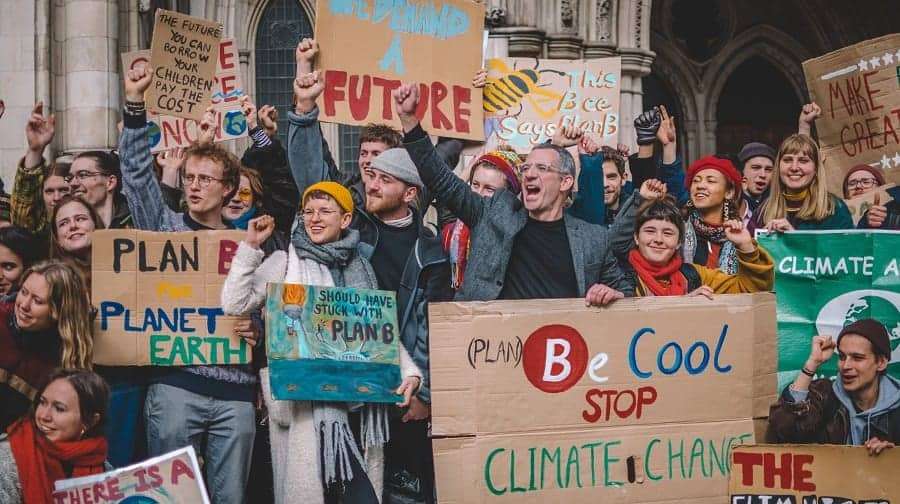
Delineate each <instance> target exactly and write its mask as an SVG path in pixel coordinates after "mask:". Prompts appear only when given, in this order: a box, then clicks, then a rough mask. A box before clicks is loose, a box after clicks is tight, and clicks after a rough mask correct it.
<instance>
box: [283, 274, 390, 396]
mask: <svg viewBox="0 0 900 504" xmlns="http://www.w3.org/2000/svg"><path fill="white" fill-rule="evenodd" d="M266 294H267V295H266V356H267V357H268V359H269V377H270V382H271V385H272V395H273V396H274V397H275V399H281V400H285V399H290V400H305V401H347V402H388V403H394V402H397V401H399V400H400V396H398V395H396V394H395V393H394V390H395V389H396V388H397V387H398V386H400V353H399V347H398V345H400V326H399V324H398V323H397V295H396V293H394V292H391V291H379V290H368V289H352V288H338V287H316V286H312V285H300V284H283V283H270V284H269V285H268V291H267V293H266Z"/></svg>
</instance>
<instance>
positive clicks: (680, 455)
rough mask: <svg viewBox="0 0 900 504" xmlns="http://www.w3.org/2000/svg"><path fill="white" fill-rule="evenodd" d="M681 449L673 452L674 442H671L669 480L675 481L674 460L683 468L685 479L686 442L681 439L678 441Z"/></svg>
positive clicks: (682, 477) (682, 476) (682, 473)
mask: <svg viewBox="0 0 900 504" xmlns="http://www.w3.org/2000/svg"><path fill="white" fill-rule="evenodd" d="M678 443H679V448H678V451H677V452H674V453H673V452H672V440H671V439H670V440H669V479H673V476H672V459H676V458H677V459H678V463H679V465H680V466H681V479H685V475H684V440H683V439H681V440H679V441H678Z"/></svg>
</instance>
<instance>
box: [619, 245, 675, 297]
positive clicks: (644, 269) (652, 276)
mask: <svg viewBox="0 0 900 504" xmlns="http://www.w3.org/2000/svg"><path fill="white" fill-rule="evenodd" d="M628 262H630V263H631V266H632V267H634V271H636V272H637V274H638V276H639V277H640V279H641V281H643V282H644V285H646V286H647V288H648V289H650V292H652V293H653V295H655V296H683V295H685V294H687V279H686V278H685V277H684V275H683V274H682V273H681V264H682V261H681V256H680V255H678V254H676V255H675V256H673V257H672V259H671V260H670V261H669V264H666V265H665V266H654V265H652V264H650V263H648V262H647V260H646V259H644V256H642V255H641V253H640V252H638V250H637V249H631V252H629V253H628ZM661 281H662V282H661ZM664 283H666V284H668V285H664Z"/></svg>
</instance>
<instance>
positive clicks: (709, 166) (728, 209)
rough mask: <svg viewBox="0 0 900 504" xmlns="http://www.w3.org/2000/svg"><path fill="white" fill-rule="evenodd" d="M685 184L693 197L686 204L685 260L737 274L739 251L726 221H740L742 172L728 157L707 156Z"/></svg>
mask: <svg viewBox="0 0 900 504" xmlns="http://www.w3.org/2000/svg"><path fill="white" fill-rule="evenodd" d="M685 185H686V186H687V188H688V190H689V191H690V199H689V200H688V202H687V205H686V206H685V221H686V223H687V224H688V225H687V226H686V227H685V230H684V234H683V238H682V239H683V242H684V245H683V251H682V256H683V258H684V260H685V261H686V262H688V263H692V264H699V265H702V266H706V267H707V268H713V269H719V270H721V271H722V272H723V273H727V274H729V275H733V274H735V273H737V269H738V254H737V251H736V250H735V247H734V244H733V243H732V242H731V241H730V240H729V239H728V235H727V233H726V230H725V227H724V224H725V222H727V221H730V220H734V219H737V220H740V215H741V212H740V205H741V203H742V201H741V174H740V173H739V172H738V171H737V168H735V167H734V164H732V163H731V161H729V160H728V159H725V158H720V157H716V156H706V157H704V158H702V159H699V160H697V161H695V162H694V163H693V164H691V166H690V167H689V168H688V171H687V176H686V178H685Z"/></svg>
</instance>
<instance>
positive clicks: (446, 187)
mask: <svg viewBox="0 0 900 504" xmlns="http://www.w3.org/2000/svg"><path fill="white" fill-rule="evenodd" d="M393 95H394V108H395V109H396V111H397V115H398V116H399V117H400V122H401V124H402V125H403V133H404V137H403V145H404V147H406V150H407V152H409V157H410V158H412V160H413V163H415V165H416V168H417V169H418V170H419V177H421V178H422V182H424V183H425V186H426V187H427V188H428V190H429V191H430V192H431V193H432V194H433V195H434V198H435V199H436V200H437V201H438V203H440V204H441V205H444V206H446V207H447V208H448V209H449V210H450V211H451V212H453V213H454V214H456V216H457V217H459V218H460V219H461V220H462V221H463V222H464V223H466V225H468V226H469V227H470V228H472V227H475V225H476V224H477V223H478V220H479V219H480V218H481V215H482V212H483V210H484V205H485V204H486V203H485V201H486V198H483V197H481V196H479V195H478V194H475V193H474V192H472V189H471V188H470V187H469V185H468V184H466V183H465V182H464V181H463V180H462V179H460V178H459V177H457V176H456V174H455V173H453V170H452V169H451V168H450V167H449V166H447V163H446V162H444V160H443V159H442V158H441V156H440V155H438V152H437V151H436V150H435V148H434V145H433V144H432V143H431V139H430V138H428V135H427V134H426V133H425V130H423V129H422V127H421V126H420V125H419V120H418V119H417V118H416V115H415V113H416V108H417V107H418V104H419V86H418V85H417V84H404V85H402V86H400V87H399V88H397V89H395V90H394V91H393ZM494 197H497V195H495V196H494Z"/></svg>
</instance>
